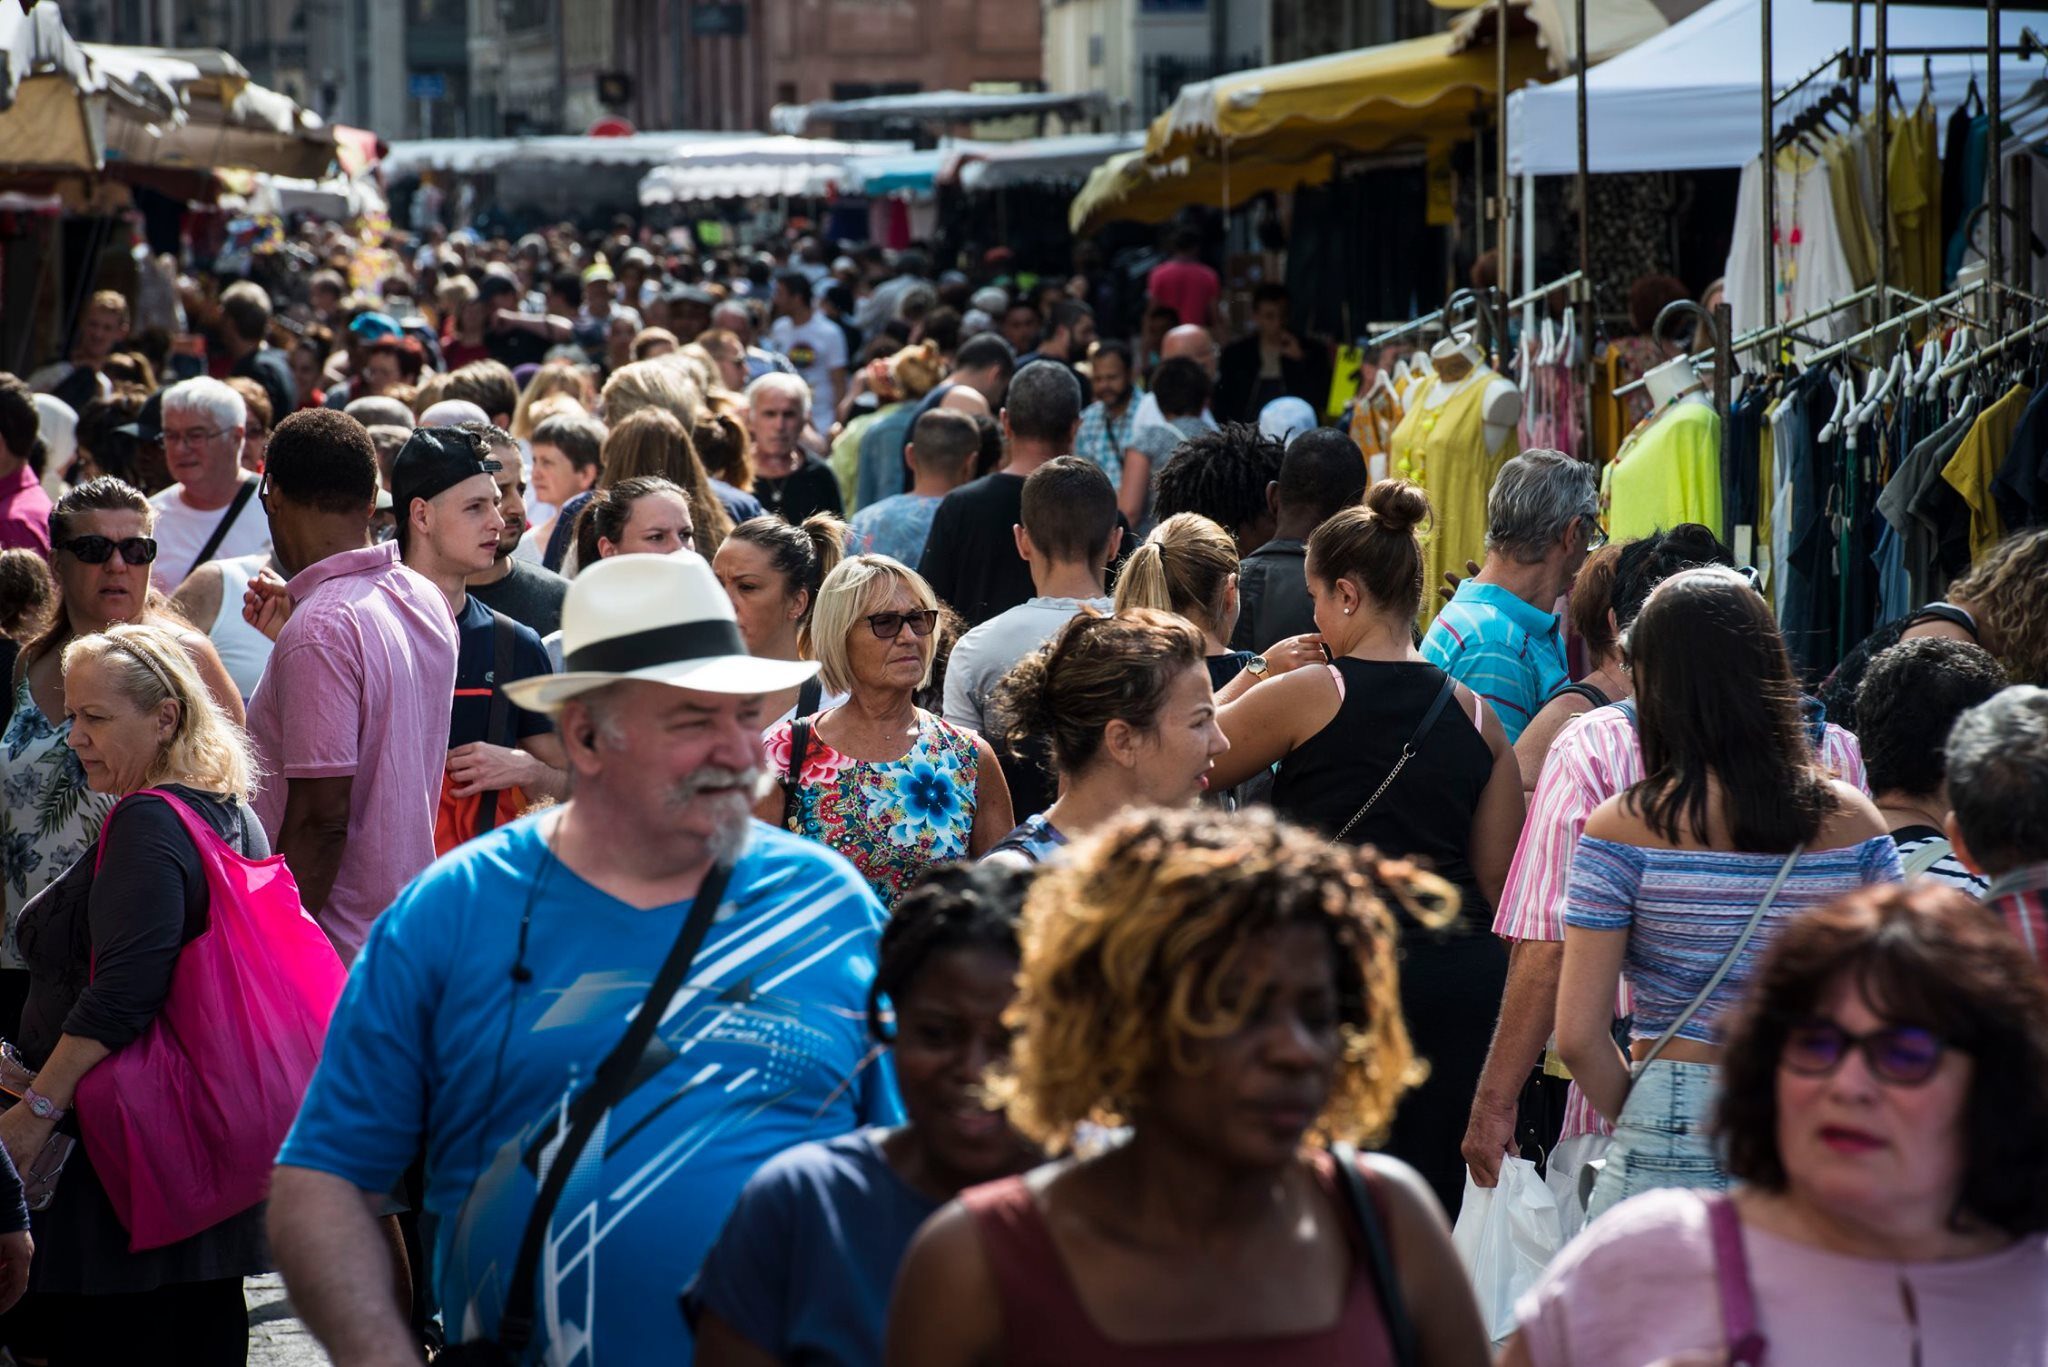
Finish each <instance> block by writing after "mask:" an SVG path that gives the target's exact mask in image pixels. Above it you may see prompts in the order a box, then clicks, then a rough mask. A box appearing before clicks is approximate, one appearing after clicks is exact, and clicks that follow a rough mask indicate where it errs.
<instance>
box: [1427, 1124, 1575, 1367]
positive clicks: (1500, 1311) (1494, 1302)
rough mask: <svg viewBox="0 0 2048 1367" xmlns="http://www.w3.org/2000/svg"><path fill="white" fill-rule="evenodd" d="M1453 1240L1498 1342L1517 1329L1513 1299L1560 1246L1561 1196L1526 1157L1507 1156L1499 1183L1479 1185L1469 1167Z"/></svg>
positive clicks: (1482, 1315) (1491, 1335) (1482, 1313)
mask: <svg viewBox="0 0 2048 1367" xmlns="http://www.w3.org/2000/svg"><path fill="white" fill-rule="evenodd" d="M1451 1239H1452V1242H1454V1243H1455V1244H1456V1245H1457V1246H1458V1258H1459V1260H1460V1261H1462V1262H1463V1263H1464V1264H1465V1275H1467V1276H1468V1277H1470V1278H1471V1279H1472V1290H1473V1291H1474V1293H1476V1294H1477V1296H1478V1298H1479V1316H1480V1318H1481V1320H1483V1321H1484V1322H1485V1324H1486V1332H1487V1336H1488V1337H1489V1338H1491V1339H1492V1340H1493V1342H1494V1346H1495V1347H1499V1346H1500V1345H1501V1344H1503V1343H1505V1342H1506V1341H1507V1339H1508V1336H1509V1335H1510V1334H1512V1333H1514V1332H1515V1302H1516V1301H1517V1300H1520V1299H1521V1297H1522V1293H1523V1292H1525V1291H1527V1290H1528V1289H1529V1288H1530V1287H1532V1286H1534V1285H1535V1284H1536V1279H1537V1278H1538V1277H1539V1276H1541V1275H1542V1274H1543V1269H1544V1267H1545V1266H1547V1265H1548V1264H1549V1262H1550V1260H1551V1258H1552V1257H1553V1256H1554V1255H1555V1254H1556V1253H1557V1250H1558V1248H1559V1246H1560V1245H1559V1239H1558V1216H1557V1198H1556V1197H1555V1196H1553V1195H1551V1193H1550V1188H1549V1187H1547V1186H1545V1185H1544V1184H1543V1179H1542V1178H1541V1177H1539V1176H1537V1175H1536V1165H1535V1164H1534V1163H1531V1162H1530V1161H1529V1160H1528V1159H1526V1158H1506V1159H1503V1160H1502V1161H1501V1165H1500V1185H1499V1186H1496V1187H1491V1188H1488V1187H1482V1186H1480V1185H1479V1184H1478V1183H1476V1182H1474V1181H1473V1180H1472V1175H1471V1174H1470V1173H1469V1172H1468V1173H1466V1175H1465V1201H1464V1204H1463V1205H1462V1206H1461V1207H1460V1208H1459V1210H1458V1226H1457V1228H1456V1229H1454V1230H1453V1231H1452V1232H1451Z"/></svg>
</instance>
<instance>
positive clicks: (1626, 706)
mask: <svg viewBox="0 0 2048 1367" xmlns="http://www.w3.org/2000/svg"><path fill="white" fill-rule="evenodd" d="M1607 705H1608V706H1609V707H1612V708H1614V709H1616V710H1617V711H1619V712H1620V713H1621V715H1622V716H1624V717H1627V718H1628V724H1629V725H1630V726H1634V727H1638V728H1640V727H1641V726H1642V722H1641V721H1640V720H1639V719H1638V718H1637V717H1636V700H1635V699H1634V698H1620V699H1617V700H1616V701H1614V702H1611V703H1609V704H1607Z"/></svg>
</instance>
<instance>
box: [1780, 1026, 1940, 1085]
mask: <svg viewBox="0 0 2048 1367" xmlns="http://www.w3.org/2000/svg"><path fill="white" fill-rule="evenodd" d="M1851 1049H1858V1050H1861V1051H1862V1053H1863V1063H1864V1066H1865V1067H1867V1068H1869V1069H1870V1071H1871V1073H1872V1075H1873V1076H1875V1077H1877V1078H1878V1079H1879V1080H1881V1081H1884V1082H1889V1083H1891V1084H1893V1085H1894V1086H1899V1087H1917V1086H1919V1085H1920V1084H1921V1083H1923V1082H1925V1081H1927V1080H1928V1079H1929V1078H1931V1077H1933V1076H1934V1073H1935V1070H1936V1069H1938V1068H1940V1067H1941V1056H1942V1054H1943V1053H1944V1052H1946V1050H1947V1046H1946V1045H1945V1044H1943V1043H1942V1041H1941V1039H1940V1038H1939V1037H1938V1036H1936V1035H1935V1034H1934V1033H1933V1032H1932V1031H1930V1030H1922V1029H1920V1028H1919V1027H1918V1026H1913V1025H1888V1026H1886V1027H1884V1028H1883V1029H1882V1030H1872V1031H1871V1032H1870V1033H1869V1034H1867V1035H1856V1034H1851V1033H1850V1032H1849V1031H1847V1030H1844V1029H1843V1028H1842V1027H1841V1026H1839V1025H1837V1024H1835V1023H1834V1022H1833V1021H1831V1020H1803V1021H1799V1022H1796V1023H1795V1024H1794V1025H1793V1026H1792V1028H1791V1029H1790V1030H1789V1031H1787V1032H1786V1034H1785V1048H1784V1052H1783V1053H1782V1054H1781V1055H1780V1056H1779V1061H1780V1062H1782V1063H1783V1064H1784V1065H1785V1066H1786V1067H1787V1068H1789V1069H1791V1070H1792V1071H1793V1072H1795V1073H1804V1074H1805V1075H1806V1076H1808V1077H1826V1076H1828V1075H1829V1074H1831V1073H1833V1072H1834V1071H1835V1069H1837V1068H1839V1067H1841V1066H1842V1060H1843V1059H1845V1058H1847V1057H1848V1056H1849V1051H1850V1050H1851Z"/></svg>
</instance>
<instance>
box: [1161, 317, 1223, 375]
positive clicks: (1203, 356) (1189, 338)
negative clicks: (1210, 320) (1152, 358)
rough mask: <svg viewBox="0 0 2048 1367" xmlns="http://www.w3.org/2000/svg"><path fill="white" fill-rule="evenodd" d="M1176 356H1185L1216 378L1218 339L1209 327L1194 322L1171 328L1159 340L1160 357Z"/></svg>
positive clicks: (1167, 359) (1165, 358) (1168, 358)
mask: <svg viewBox="0 0 2048 1367" xmlns="http://www.w3.org/2000/svg"><path fill="white" fill-rule="evenodd" d="M1176 356H1185V357H1187V358H1188V359H1189V360H1191V361H1193V362H1195V364H1197V365H1199V366H1201V367H1202V369H1204V370H1206V371H1208V372H1209V378H1210V379H1214V378H1216V362H1217V351H1216V339H1215V338H1214V337H1211V336H1210V335H1209V329H1207V328H1205V327H1198V326H1196V325H1195V324H1193V323H1182V324H1181V325H1180V326H1179V327H1177V328H1173V329H1170V330H1169V331H1168V332H1167V334H1166V336H1165V337H1163V338H1161V339H1160V342H1159V359H1160V360H1162V361H1170V360H1172V359H1173V358H1174V357H1176Z"/></svg>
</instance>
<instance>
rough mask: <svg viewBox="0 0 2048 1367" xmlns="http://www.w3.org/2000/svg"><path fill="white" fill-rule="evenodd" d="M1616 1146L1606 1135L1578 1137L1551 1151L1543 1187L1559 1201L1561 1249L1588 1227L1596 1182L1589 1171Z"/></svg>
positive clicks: (1579, 1135) (1558, 1219)
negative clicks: (1590, 1197) (1588, 1201)
mask: <svg viewBox="0 0 2048 1367" xmlns="http://www.w3.org/2000/svg"><path fill="white" fill-rule="evenodd" d="M1613 1144H1614V1140H1613V1139H1612V1138H1610V1137H1609V1136H1607V1135H1604V1134H1575V1135H1573V1136H1572V1137H1571V1138H1570V1139H1565V1140H1560V1141H1559V1142H1558V1145H1557V1147H1556V1148H1554V1149H1552V1150H1551V1151H1550V1162H1549V1163H1547V1164H1545V1165H1544V1174H1545V1175H1544V1178H1543V1184H1544V1185H1545V1186H1547V1187H1549V1188H1550V1194H1551V1196H1552V1197H1553V1198H1555V1199H1556V1201H1557V1231H1558V1234H1559V1235H1560V1236H1561V1237H1562V1239H1563V1243H1560V1244H1559V1245H1558V1246H1559V1247H1560V1248H1562V1247H1563V1246H1564V1244H1568V1243H1570V1242H1571V1241H1572V1240H1573V1239H1574V1238H1575V1237H1577V1235H1578V1232H1579V1231H1580V1230H1582V1229H1584V1228H1585V1227H1586V1196H1587V1195H1590V1194H1591V1192H1592V1189H1593V1183H1592V1181H1591V1180H1590V1179H1588V1178H1587V1177H1586V1176H1585V1170H1586V1168H1587V1166H1588V1165H1590V1164H1593V1163H1598V1162H1600V1161H1602V1160H1603V1159H1605V1158H1606V1157H1607V1150H1608V1149H1609V1148H1611V1147H1612V1146H1613ZM1595 1175H1597V1172H1596V1174H1595Z"/></svg>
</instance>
